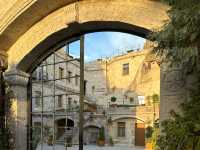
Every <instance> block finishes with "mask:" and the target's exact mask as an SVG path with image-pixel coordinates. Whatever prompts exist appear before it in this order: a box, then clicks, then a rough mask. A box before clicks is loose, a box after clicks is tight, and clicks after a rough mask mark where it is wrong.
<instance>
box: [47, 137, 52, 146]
mask: <svg viewBox="0 0 200 150" xmlns="http://www.w3.org/2000/svg"><path fill="white" fill-rule="evenodd" d="M47 144H48V145H53V135H49V137H48V140H47Z"/></svg>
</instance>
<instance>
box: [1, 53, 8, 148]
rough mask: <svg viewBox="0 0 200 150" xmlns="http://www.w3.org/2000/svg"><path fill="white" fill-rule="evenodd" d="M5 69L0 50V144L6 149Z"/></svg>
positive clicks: (5, 56)
mask: <svg viewBox="0 0 200 150" xmlns="http://www.w3.org/2000/svg"><path fill="white" fill-rule="evenodd" d="M6 69H7V54H6V52H5V51H0V146H1V148H2V149H7V146H8V144H7V143H6V142H7V136H6V134H7V131H6V121H7V120H6V95H5V94H6V93H5V89H6V88H5V81H4V71H5V70H6Z"/></svg>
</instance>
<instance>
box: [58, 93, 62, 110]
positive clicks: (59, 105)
mask: <svg viewBox="0 0 200 150" xmlns="http://www.w3.org/2000/svg"><path fill="white" fill-rule="evenodd" d="M58 107H59V108H60V107H62V95H58Z"/></svg>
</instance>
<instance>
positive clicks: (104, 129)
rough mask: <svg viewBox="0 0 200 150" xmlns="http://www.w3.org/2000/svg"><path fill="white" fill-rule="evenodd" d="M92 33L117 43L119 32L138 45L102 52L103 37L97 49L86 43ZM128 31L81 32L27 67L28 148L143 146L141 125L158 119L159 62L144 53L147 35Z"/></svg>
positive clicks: (147, 48) (113, 149) (115, 149)
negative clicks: (142, 35) (28, 100)
mask: <svg viewBox="0 0 200 150" xmlns="http://www.w3.org/2000/svg"><path fill="white" fill-rule="evenodd" d="M94 35H98V36H97V38H96V40H98V39H99V40H100V41H104V38H102V39H101V36H102V37H104V36H108V37H109V36H110V35H111V37H112V36H116V37H117V36H119V41H120V40H122V43H121V44H120V45H117V47H119V48H120V47H121V46H122V45H123V40H124V39H125V38H127V39H128V40H130V41H134V39H138V40H139V41H140V42H139V43H140V44H142V46H140V45H139V46H138V49H131V48H132V47H131V48H130V49H128V50H127V49H125V51H124V50H121V51H120V50H117V51H115V50H110V51H111V52H110V54H108V52H107V50H106V48H107V46H108V43H107V44H106V45H105V47H104V49H103V50H102V53H100V54H99V52H97V51H96V52H95V51H93V52H92V51H90V50H89V49H90V47H88V46H87V45H90V44H88V41H87V40H89V39H90V38H92V36H94ZM120 36H122V37H120ZM132 36H133V35H129V34H124V33H118V32H105V33H104V32H102V33H101V32H99V33H93V34H88V35H87V34H86V35H84V36H81V37H77V38H75V40H71V41H66V42H65V44H64V45H60V46H59V48H58V49H55V50H53V51H51V54H50V55H48V57H46V58H45V59H44V60H43V61H42V62H41V63H40V64H39V65H38V66H37V67H36V68H35V69H33V72H32V74H31V77H30V86H29V90H30V92H29V93H30V95H29V96H30V99H31V103H30V107H29V108H30V110H29V111H30V114H31V116H30V120H29V123H30V129H29V147H30V150H57V149H58V150H59V149H60V150H61V149H65V150H66V149H69V150H76V149H77V150H78V149H79V150H82V149H83V147H84V148H85V149H87V150H90V149H97V150H98V149H99V148H100V147H101V149H106V150H107V149H110V150H118V149H120V148H123V149H127V150H129V149H135V150H138V149H144V147H145V128H147V127H150V128H153V126H154V122H155V119H157V120H158V119H159V86H160V78H159V74H160V70H159V69H160V68H159V65H158V63H157V61H156V60H154V59H152V58H153V56H152V55H151V58H149V56H150V52H151V49H152V47H151V43H150V41H148V40H145V39H143V38H140V37H137V36H133V37H132ZM85 39H86V41H85ZM94 43H95V42H94V40H93V42H92V43H91V44H94ZM127 43H128V42H127ZM130 43H132V42H130ZM130 43H129V44H130ZM129 44H127V45H129ZM124 46H125V45H124ZM115 48H116V47H115ZM93 53H94V54H93ZM95 55H96V56H95ZM149 77H151V78H150V79H149ZM152 83H154V87H152V88H151V89H148V88H147V87H149V86H152ZM153 95H154V97H155V96H156V97H157V98H158V99H157V101H156V102H155V101H153V100H152V97H153ZM137 146H139V147H137Z"/></svg>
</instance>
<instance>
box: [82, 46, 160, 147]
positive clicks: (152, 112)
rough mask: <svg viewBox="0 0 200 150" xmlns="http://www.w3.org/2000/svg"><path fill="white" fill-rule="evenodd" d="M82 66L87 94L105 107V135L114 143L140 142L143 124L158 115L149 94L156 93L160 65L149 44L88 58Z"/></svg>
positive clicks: (132, 143) (142, 137)
mask: <svg viewBox="0 0 200 150" xmlns="http://www.w3.org/2000/svg"><path fill="white" fill-rule="evenodd" d="M85 70H86V80H87V94H89V95H91V97H93V99H94V100H95V101H96V103H97V105H98V106H101V107H103V108H104V109H105V112H106V118H107V123H106V125H105V126H106V127H107V130H108V136H109V137H112V139H113V140H114V142H115V144H128V145H144V132H145V131H144V129H145V127H147V126H153V122H154V121H155V120H158V119H159V103H156V104H155V103H153V96H155V95H156V97H159V95H160V65H159V61H158V60H157V59H155V57H154V56H153V55H152V54H151V47H145V49H143V50H140V51H128V52H127V53H126V54H123V55H120V56H115V57H112V58H110V59H98V60H96V61H92V62H89V63H87V64H86V66H85ZM112 99H115V100H112ZM139 126H141V127H142V128H143V131H139V130H140V129H139Z"/></svg>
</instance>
